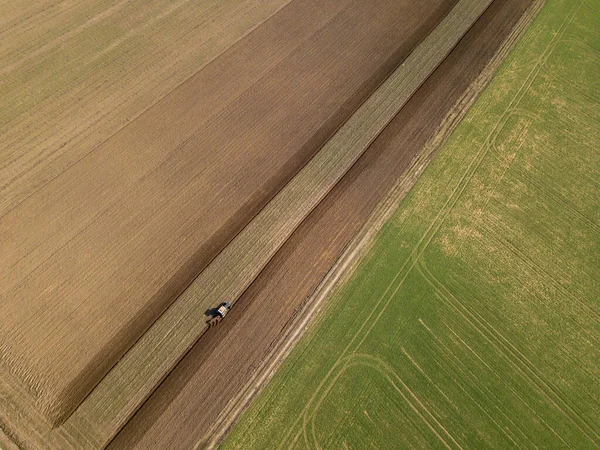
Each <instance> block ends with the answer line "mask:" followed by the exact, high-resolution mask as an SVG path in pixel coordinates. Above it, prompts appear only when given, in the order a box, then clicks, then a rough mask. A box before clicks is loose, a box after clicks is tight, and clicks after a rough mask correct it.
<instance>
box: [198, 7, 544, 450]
mask: <svg viewBox="0 0 600 450" xmlns="http://www.w3.org/2000/svg"><path fill="white" fill-rule="evenodd" d="M542 5H543V2H542V1H539V2H534V3H533V4H532V6H531V7H530V9H529V10H528V11H526V12H525V13H524V14H523V17H522V19H521V20H520V22H519V23H518V24H517V25H516V26H515V28H514V31H513V33H512V34H511V35H510V36H509V37H508V38H507V39H506V40H505V42H504V43H503V44H502V45H501V47H500V48H499V49H498V51H497V53H496V54H495V56H494V57H493V58H491V60H490V62H489V63H488V65H487V66H486V67H485V68H484V69H483V70H482V73H481V74H480V76H479V77H478V78H477V79H476V80H475V81H474V82H473V83H472V84H471V87H470V88H469V92H467V93H466V94H465V95H464V97H463V99H462V100H459V101H458V102H457V107H456V108H454V109H453V110H452V111H451V112H450V113H449V114H448V116H447V118H446V119H444V122H443V125H442V126H441V127H440V129H439V131H438V133H437V135H436V136H435V137H434V138H433V139H432V140H431V141H430V142H429V143H428V144H427V145H426V146H425V147H427V148H428V149H427V151H424V152H421V153H420V154H419V155H418V156H417V157H416V158H415V159H414V160H413V162H412V164H411V167H410V168H409V169H408V170H407V173H406V175H405V176H403V177H402V179H401V180H400V181H399V182H398V184H397V186H396V188H394V189H393V190H392V192H391V193H390V194H389V195H388V197H387V198H386V199H384V201H383V202H382V203H380V205H379V206H378V208H377V209H376V212H374V214H373V215H372V218H371V220H370V221H369V223H368V224H367V225H365V226H364V227H363V229H362V231H361V232H360V233H359V235H357V237H356V238H355V239H354V240H353V242H352V243H351V244H350V245H349V246H347V247H346V249H345V250H344V252H343V254H342V255H341V256H340V258H339V259H338V261H337V262H336V264H335V265H334V266H333V267H332V269H330V271H329V273H328V274H327V276H326V277H325V278H324V280H323V281H322V282H321V284H320V285H319V287H318V288H317V289H316V290H315V294H313V295H312V296H311V298H309V300H308V301H307V302H306V305H308V306H305V308H306V311H302V312H301V313H299V314H297V316H298V317H297V318H296V323H293V324H292V325H291V326H290V329H293V328H295V327H297V323H298V322H300V323H301V324H302V328H305V327H306V324H307V323H308V320H309V319H311V318H312V317H313V316H314V315H316V314H318V313H319V312H320V309H321V306H320V302H322V301H323V298H324V297H325V296H328V295H329V292H330V291H331V290H332V289H333V288H334V287H335V286H337V285H339V284H340V280H341V279H342V278H344V279H345V278H347V277H348V276H350V275H351V268H349V266H350V265H352V264H354V265H356V264H357V263H358V260H359V259H360V258H362V256H363V254H364V253H366V251H367V250H368V249H366V247H367V244H368V242H369V240H372V238H373V237H374V234H375V233H376V231H377V230H378V229H379V228H380V227H381V226H382V225H383V223H384V222H385V220H386V219H387V218H388V216H384V217H382V211H383V213H384V214H385V213H387V214H391V213H393V211H394V209H395V207H396V206H397V204H398V203H399V201H400V200H401V198H402V197H403V196H404V195H405V194H406V193H407V192H408V190H409V189H410V188H411V187H412V185H413V184H414V183H415V182H416V179H418V176H419V175H420V173H421V172H422V171H423V170H424V168H425V166H426V165H427V163H428V162H429V160H430V159H431V157H432V156H433V154H434V153H435V150H437V148H439V146H440V144H441V143H443V142H444V140H445V139H446V138H447V136H448V135H449V134H450V133H451V132H452V130H453V129H454V127H455V126H456V124H457V123H458V122H459V121H460V120H461V119H462V117H463V116H464V114H465V113H466V110H467V108H468V107H469V106H470V105H471V104H472V103H473V102H474V101H475V99H476V97H477V96H478V95H479V93H480V92H481V91H482V90H483V88H484V87H485V86H486V85H487V84H488V83H489V81H490V79H491V76H492V75H493V73H494V72H495V69H496V67H497V66H498V65H499V63H500V62H502V60H503V59H504V56H505V55H506V54H507V53H508V51H509V50H510V49H511V48H512V47H513V46H514V45H515V43H516V41H517V39H518V38H519V37H520V35H521V32H522V31H523V30H524V29H525V28H526V27H527V25H528V24H529V23H530V22H531V20H532V19H533V17H535V15H536V14H537V12H538V11H539V9H540V8H541V6H542ZM473 91H475V92H473ZM458 106H460V108H459V107H458ZM373 217H375V218H376V220H373ZM374 222H375V224H376V226H375V225H374ZM377 222H378V223H377ZM374 228H377V229H374ZM357 245H358V246H363V248H362V249H358V248H357ZM357 250H359V251H357ZM357 253H358V255H357ZM348 256H350V257H351V258H354V261H348ZM350 263H352V264H350ZM340 267H344V269H346V270H343V269H342V270H339V271H338V270H337V269H339V268H340ZM336 268H337V269H336ZM336 271H338V272H341V273H338V274H335V272H336ZM316 300H318V302H317V301H316ZM301 318H303V319H304V320H301ZM304 331H305V330H304V329H300V330H298V332H296V333H294V336H295V337H296V338H297V339H298V340H299V337H301V334H302V333H303V332H304ZM290 334H292V333H290ZM286 336H287V335H286ZM284 339H285V336H284V338H282V341H283V340H284ZM280 342H281V341H280ZM294 344H295V342H290V341H287V342H285V345H282V344H281V343H280V344H278V346H276V347H275V350H274V354H273V355H272V356H271V355H270V356H268V357H267V358H266V361H267V362H266V363H264V364H263V365H262V367H259V369H258V370H257V371H256V372H255V375H253V376H252V378H251V380H250V381H249V382H248V383H247V385H246V387H245V388H244V389H243V390H242V391H241V393H240V394H239V395H238V396H237V397H236V398H235V399H233V400H232V401H231V402H230V403H229V405H228V407H227V408H226V409H225V410H224V412H223V413H222V414H221V415H220V416H219V418H218V420H217V422H216V423H215V425H214V426H213V427H211V429H210V430H209V433H208V435H207V436H205V437H204V438H202V439H201V440H200V441H199V442H198V444H197V445H196V448H199V447H201V446H207V447H209V448H212V447H214V446H215V445H216V443H218V442H219V441H220V440H221V439H222V438H223V436H224V435H225V433H226V432H227V431H228V430H229V428H230V427H231V426H232V424H233V423H234V422H235V420H236V419H237V417H238V416H239V415H240V414H241V412H243V411H244V410H245V409H246V407H247V405H248V404H249V403H250V401H251V399H252V398H253V397H254V396H255V395H256V394H257V393H258V392H259V391H260V390H261V389H262V387H263V386H264V384H265V383H266V381H267V380H268V379H270V378H271V377H272V375H273V372H274V371H275V370H276V369H277V367H278V366H279V365H280V364H281V361H282V359H283V358H284V357H285V356H287V354H288V353H289V351H290V350H291V347H292V346H293V345H294ZM290 432H291V431H290ZM288 434H289V433H288ZM284 442H285V441H284Z"/></svg>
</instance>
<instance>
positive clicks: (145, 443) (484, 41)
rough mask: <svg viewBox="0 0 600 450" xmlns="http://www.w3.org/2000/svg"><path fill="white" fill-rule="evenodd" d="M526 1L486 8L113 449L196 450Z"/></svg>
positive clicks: (503, 36)
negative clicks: (166, 449) (192, 449)
mask: <svg viewBox="0 0 600 450" xmlns="http://www.w3.org/2000/svg"><path fill="white" fill-rule="evenodd" d="M531 3H532V2H531V0H496V1H495V2H494V3H493V4H492V6H491V7H490V8H489V9H488V10H487V11H486V12H485V13H484V15H483V16H482V17H481V19H480V20H479V21H478V22H477V24H476V25H475V26H474V27H473V28H472V29H471V30H470V31H469V33H468V34H467V35H466V36H465V38H463V40H462V41H461V43H460V44H459V45H458V46H457V47H456V48H455V50H454V51H453V52H452V53H451V55H450V56H449V57H448V58H447V59H446V60H445V61H444V63H443V64H442V65H441V66H440V67H439V68H438V70H437V71H436V72H435V73H434V74H433V75H432V76H431V77H430V78H429V80H428V81H427V82H426V84H425V85H424V86H422V88H421V89H420V90H419V91H418V92H417V94H416V95H415V96H413V98H412V99H411V101H410V102H409V104H407V105H406V107H405V108H404V109H403V110H402V111H401V112H400V113H399V114H398V116H397V117H396V118H395V119H394V121H393V122H392V123H391V124H390V125H389V126H388V127H387V128H386V130H385V131H384V132H383V133H382V134H381V135H380V136H379V138H378V139H377V140H376V141H375V142H374V144H373V145H372V146H371V147H370V148H369V150H368V151H367V152H366V153H365V154H364V155H363V157H362V158H361V159H360V160H359V162H358V163H357V164H356V165H355V166H354V167H353V168H352V169H351V171H350V172H349V173H348V174H347V175H346V176H345V177H344V179H343V180H342V181H341V182H340V183H339V184H338V185H337V186H336V187H335V188H334V190H333V191H332V192H331V193H330V194H329V196H328V197H326V199H325V200H324V201H323V202H322V203H321V204H320V205H319V206H318V207H317V208H316V209H315V210H314V211H313V213H312V214H311V215H310V216H309V218H308V219H307V220H306V221H305V222H304V223H303V224H302V225H301V227H300V228H299V229H298V230H297V231H296V232H295V233H294V235H293V236H292V237H291V238H290V239H289V240H288V242H286V244H285V245H284V247H283V248H282V249H281V250H280V252H279V253H278V254H277V255H276V257H275V258H274V259H273V260H272V261H271V262H270V263H269V265H268V267H267V268H266V269H265V270H264V271H263V272H262V273H261V275H260V276H259V277H258V278H257V280H256V281H255V282H254V284H253V285H252V286H251V287H250V289H248V291H247V292H246V293H245V294H244V296H243V297H242V298H240V300H239V302H238V303H237V305H236V307H235V308H234V309H233V310H232V312H231V313H230V315H229V316H228V317H227V320H226V321H224V322H223V323H222V324H221V325H220V326H219V327H218V328H217V329H215V330H213V331H211V332H210V333H207V334H205V335H204V337H203V338H202V339H201V340H200V341H199V342H198V343H197V344H196V345H195V347H194V348H193V349H192V350H191V351H190V353H188V355H187V356H186V357H185V359H184V360H183V361H182V362H181V363H180V364H179V365H178V366H177V368H176V369H175V370H174V371H173V372H172V373H171V374H170V375H169V377H168V378H167V379H166V380H165V381H164V382H163V384H162V385H161V386H160V387H159V388H158V389H157V391H156V392H155V393H154V394H153V395H152V397H151V398H150V399H149V400H148V401H147V402H146V403H145V405H144V406H143V407H142V408H141V409H140V411H139V412H138V413H137V414H136V416H134V418H133V419H132V420H131V421H130V423H129V424H128V425H127V426H126V427H125V428H124V429H123V430H122V431H121V433H120V434H119V435H118V436H117V438H116V439H115V440H114V441H113V443H112V444H111V446H110V448H114V449H117V448H149V447H151V446H158V447H160V448H193V447H194V445H196V443H197V442H198V441H199V440H200V439H202V438H203V437H204V435H205V433H206V432H207V430H209V429H210V427H211V425H212V423H213V422H214V421H215V420H216V418H217V417H218V415H219V413H220V412H221V411H222V410H223V408H224V407H225V406H226V405H227V402H228V401H229V400H230V399H231V398H233V397H235V395H236V393H237V392H238V390H239V389H241V388H242V387H243V386H244V384H245V382H246V381H247V380H248V379H249V377H250V376H251V374H252V373H253V371H254V368H255V367H256V366H258V365H259V364H260V362H261V360H262V359H263V358H264V357H265V355H266V354H268V353H269V349H270V348H271V347H272V346H273V345H274V344H275V342H277V339H278V337H279V336H280V335H281V334H282V332H283V330H284V329H285V327H286V324H287V323H288V322H289V321H290V320H291V318H292V317H293V316H294V314H295V313H296V311H297V310H298V309H299V308H301V306H302V304H303V302H304V301H305V299H306V297H307V296H309V295H310V294H311V292H313V290H314V289H315V287H316V286H317V285H318V283H319V282H320V280H321V279H322V278H323V276H324V275H325V273H326V272H327V271H328V269H329V267H331V265H332V264H333V263H334V262H335V261H336V259H337V257H338V255H339V254H340V253H341V252H342V251H343V249H344V248H345V246H346V245H347V243H348V242H349V241H350V240H351V239H352V237H353V236H354V235H355V234H356V233H357V232H358V230H359V229H360V228H361V226H362V224H363V223H364V222H365V221H366V220H367V218H368V216H369V215H370V213H371V212H372V211H373V209H374V208H375V207H376V205H377V203H378V202H379V201H380V200H381V199H382V198H383V197H384V196H385V195H386V194H387V192H389V190H390V189H391V188H392V187H393V186H394V185H395V183H396V182H397V180H398V177H399V176H401V175H402V174H403V173H404V171H405V170H406V169H407V167H408V166H409V165H410V162H411V161H412V159H413V158H414V157H415V156H416V155H417V154H418V152H419V150H420V149H421V148H422V147H423V145H424V144H425V143H426V142H427V141H428V140H430V139H431V138H432V137H433V136H434V135H435V133H436V130H437V128H438V126H439V125H440V123H441V122H442V120H443V119H444V118H445V117H446V116H447V115H448V114H449V113H450V112H451V111H452V108H453V105H454V104H455V103H456V101H457V100H459V99H460V98H461V96H462V95H463V93H464V92H465V91H466V90H467V89H468V87H469V85H470V83H471V82H472V81H473V80H475V79H476V78H477V76H478V75H479V73H480V72H481V71H482V70H483V68H484V67H485V65H486V63H487V62H488V61H489V60H490V59H491V58H492V56H493V55H494V54H495V52H496V51H497V49H498V48H499V47H500V45H501V44H502V42H503V41H504V40H505V39H506V38H507V36H508V35H509V34H510V33H511V30H512V28H513V27H514V25H515V24H516V23H517V22H518V20H519V18H520V17H521V15H522V14H523V12H524V11H525V10H526V9H527V8H528V7H529V6H530V5H531ZM223 386H226V389H223Z"/></svg>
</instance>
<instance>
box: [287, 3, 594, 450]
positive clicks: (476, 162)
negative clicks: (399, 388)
mask: <svg viewBox="0 0 600 450" xmlns="http://www.w3.org/2000/svg"><path fill="white" fill-rule="evenodd" d="M582 2H583V0H580V1H579V3H578V4H577V5H575V6H574V7H573V9H572V10H571V12H570V14H569V15H568V16H567V17H566V18H565V19H564V21H563V23H562V24H561V26H560V27H559V31H558V33H557V34H556V35H555V36H554V37H553V39H552V40H551V41H550V43H549V44H548V45H547V47H546V49H545V51H544V53H543V54H542V55H541V56H540V58H538V60H537V62H536V64H535V65H534V68H533V69H532V71H531V72H530V74H529V76H528V77H527V78H526V80H525V82H524V84H523V85H522V86H521V87H520V88H519V90H518V91H517V93H516V95H515V97H514V98H513V99H512V100H511V102H510V103H509V105H508V107H507V109H506V110H505V112H504V113H503V115H502V116H501V118H500V120H499V121H498V123H497V124H496V126H494V128H493V129H492V131H491V132H490V134H489V135H488V138H487V139H486V141H485V142H484V144H483V145H482V147H481V148H480V150H479V151H478V153H477V154H476V156H475V158H474V159H473V160H472V162H471V163H470V165H469V166H468V168H467V171H466V172H465V174H464V175H463V177H461V179H460V180H459V181H458V185H457V186H456V188H455V189H454V191H453V192H452V194H451V196H450V197H449V199H448V201H447V202H446V204H445V205H444V206H443V207H442V209H441V210H440V212H439V213H438V215H437V216H436V218H435V219H434V221H433V223H432V224H431V225H430V227H429V228H428V229H427V230H426V232H425V234H424V235H423V237H422V238H421V239H420V240H419V242H418V243H417V245H416V247H415V249H414V250H413V252H412V253H411V256H409V259H408V260H407V261H406V263H405V265H404V266H403V267H402V268H401V269H400V272H398V274H397V275H396V277H395V278H394V280H392V282H391V284H390V285H389V287H388V289H387V290H386V292H385V293H384V294H383V296H382V297H381V299H380V300H379V301H378V302H377V305H376V307H375V308H373V311H375V310H376V309H378V308H379V309H380V312H379V314H378V315H377V317H376V318H375V319H374V320H373V321H372V325H371V326H370V327H369V329H368V330H367V331H366V333H365V335H364V337H363V339H361V341H360V342H359V344H358V346H357V347H356V348H358V347H360V345H361V344H362V342H364V340H365V339H366V337H367V336H368V335H369V333H370V331H371V330H372V329H373V327H374V326H375V324H376V323H377V321H378V319H379V318H380V317H381V316H382V315H383V312H384V310H385V308H386V306H387V305H388V304H389V302H390V301H391V298H393V296H394V295H395V293H396V292H397V291H398V290H399V289H400V287H401V285H402V282H403V280H404V279H405V278H406V276H408V273H409V272H410V271H411V270H412V268H413V267H414V265H415V263H416V259H415V256H416V257H419V256H420V255H421V254H422V253H423V251H424V250H425V249H426V248H427V246H428V244H429V243H430V242H431V240H432V239H433V238H434V237H435V236H436V234H437V232H438V231H439V229H440V227H441V224H442V223H443V222H444V220H445V218H446V217H447V216H448V214H449V212H450V211H451V210H452V208H453V207H454V205H455V204H456V202H457V201H458V198H459V197H460V195H461V194H462V192H464V190H465V189H466V186H467V185H468V184H469V182H470V179H471V178H472V176H473V175H474V173H475V172H476V171H477V169H478V167H479V166H480V165H481V164H482V162H483V159H484V158H485V156H486V154H487V150H489V146H488V144H489V141H490V139H492V137H493V135H494V134H495V133H496V131H497V128H498V126H499V125H500V123H501V122H503V121H505V120H506V116H507V115H508V114H510V112H511V111H512V108H514V106H515V105H517V104H518V102H519V101H520V100H521V99H522V97H523V96H524V95H525V93H526V92H527V90H528V89H529V87H530V85H531V84H532V83H533V81H534V80H535V78H536V77H537V75H538V73H539V71H540V69H541V64H542V63H543V62H544V61H545V59H547V57H548V56H549V54H550V52H551V50H552V49H553V48H554V46H555V45H556V42H557V39H558V37H559V36H562V35H563V34H564V32H565V30H566V28H567V26H568V25H569V24H570V23H571V21H572V20H573V18H574V17H575V14H576V12H577V11H578V10H579V8H580V7H581V4H582ZM542 5H543V2H540V3H536V4H534V5H533V6H532V9H534V10H535V11H536V12H537V11H539V10H540V9H541V6H542ZM534 16H535V15H534ZM531 19H533V17H531ZM472 168H473V169H472ZM471 169H472V170H471ZM461 185H462V187H461ZM450 203H451V205H450ZM448 206H449V207H450V208H449V209H448ZM436 222H437V225H436ZM434 228H435V230H434ZM432 230H433V231H432ZM431 231H432V233H431V235H430V237H429V238H428V239H427V242H426V243H425V246H424V247H423V248H422V249H420V250H419V247H420V246H421V244H422V243H423V242H424V240H425V239H426V237H427V235H428V234H430V232H431ZM411 258H412V259H413V262H412V265H411V267H410V268H409V269H408V271H407V273H406V274H405V275H404V277H403V278H402V280H401V282H400V284H399V285H398V287H397V288H396V289H395V290H394V293H393V294H392V295H391V296H389V298H388V302H387V303H386V305H384V306H383V307H382V308H380V307H379V304H380V302H381V301H383V298H384V297H385V296H386V294H387V293H388V292H389V290H390V289H391V287H392V286H393V284H394V283H395V282H396V280H397V279H398V277H399V276H400V274H402V273H403V272H404V269H405V268H406V265H407V264H408V263H409V261H410V259H411ZM370 317H371V315H369V317H368V318H367V320H366V321H365V322H364V323H363V326H361V328H360V329H359V331H358V332H357V334H356V336H355V337H354V338H353V339H352V340H351V342H350V344H348V347H347V348H346V350H344V352H343V353H342V356H343V355H344V354H345V353H346V351H347V350H348V348H349V347H350V346H351V344H352V342H353V341H354V339H355V338H356V337H357V336H358V335H359V334H360V333H361V331H362V328H363V327H364V325H365V324H366V323H367V322H368V321H369V320H370ZM342 356H340V358H341V357H342ZM338 361H339V359H338ZM337 364H338V362H336V363H335V364H334V366H333V367H332V370H333V368H335V367H336V365H337ZM326 380H327V376H326V378H325V379H324V380H323V382H322V383H321V384H320V385H319V387H318V388H317V390H316V392H315V395H316V394H317V393H318V391H319V390H320V389H321V388H322V386H323V385H324V384H325V382H326ZM314 397H315V396H314V395H313V397H312V398H311V400H310V401H309V404H307V407H306V408H305V410H304V413H301V416H302V415H304V414H305V413H306V410H307V408H309V405H310V403H311V402H312V401H313V400H314ZM305 420H306V417H305ZM296 422H297V421H296ZM293 428H295V425H293V426H292V429H293ZM290 432H292V431H291V430H290ZM299 433H301V432H299ZM297 438H298V435H296V438H295V439H294V441H293V442H296V441H297ZM286 440H287V438H286V439H285V440H284V442H285V441H286ZM282 445H283V443H282ZM280 448H281V445H280Z"/></svg>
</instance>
